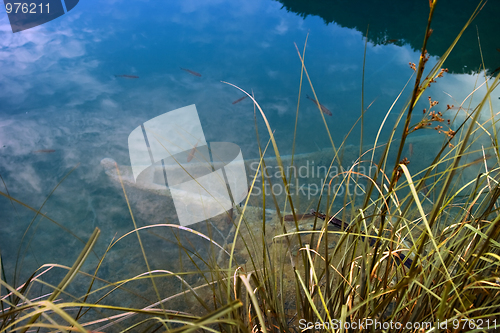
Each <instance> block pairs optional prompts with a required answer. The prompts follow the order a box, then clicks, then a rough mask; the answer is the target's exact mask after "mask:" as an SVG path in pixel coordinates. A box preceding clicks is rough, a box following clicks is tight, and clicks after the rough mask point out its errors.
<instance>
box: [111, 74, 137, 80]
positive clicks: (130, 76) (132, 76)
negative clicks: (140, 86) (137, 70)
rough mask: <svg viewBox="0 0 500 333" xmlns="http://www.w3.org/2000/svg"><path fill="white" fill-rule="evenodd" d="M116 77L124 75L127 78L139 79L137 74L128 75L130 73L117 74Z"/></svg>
mask: <svg viewBox="0 0 500 333" xmlns="http://www.w3.org/2000/svg"><path fill="white" fill-rule="evenodd" d="M115 77H123V78H126V79H138V78H139V77H138V76H137V75H128V74H121V75H115Z"/></svg>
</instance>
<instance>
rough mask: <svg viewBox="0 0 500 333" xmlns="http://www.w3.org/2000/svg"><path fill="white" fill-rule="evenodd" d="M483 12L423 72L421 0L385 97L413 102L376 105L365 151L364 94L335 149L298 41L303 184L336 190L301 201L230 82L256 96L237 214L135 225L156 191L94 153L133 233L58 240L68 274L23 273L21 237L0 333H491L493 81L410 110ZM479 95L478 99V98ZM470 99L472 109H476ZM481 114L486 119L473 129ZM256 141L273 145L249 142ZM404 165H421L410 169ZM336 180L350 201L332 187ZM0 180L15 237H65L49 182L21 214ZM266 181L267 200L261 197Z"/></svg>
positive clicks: (497, 287) (494, 275)
mask: <svg viewBox="0 0 500 333" xmlns="http://www.w3.org/2000/svg"><path fill="white" fill-rule="evenodd" d="M483 5H484V2H483V1H480V2H479V4H478V6H477V8H476V11H475V12H474V13H472V15H471V17H470V19H469V21H468V22H467V23H466V24H465V26H464V28H463V29H462V31H461V32H460V33H459V34H458V36H457V38H456V40H455V41H454V42H453V43H452V45H450V46H449V48H448V50H447V51H446V52H445V53H444V54H443V56H442V57H441V58H440V59H439V61H438V62H437V64H436V65H435V66H434V67H433V68H427V67H426V66H427V60H428V59H429V56H428V54H427V52H426V45H427V42H428V40H429V38H432V28H431V26H432V24H431V23H432V19H433V13H434V9H435V6H436V1H435V0H430V1H429V17H428V22H427V26H426V33H425V37H424V40H423V44H422V49H421V55H420V60H419V62H418V63H411V62H410V64H409V67H410V68H411V69H412V70H413V75H412V76H411V78H410V79H409V81H408V84H407V85H406V86H405V87H402V90H401V92H400V93H399V95H398V97H397V98H396V101H398V100H399V99H400V98H401V97H402V96H406V95H407V96H409V97H408V99H407V101H406V102H405V103H404V105H403V107H402V108H401V110H399V112H398V111H396V110H394V109H393V107H391V109H389V110H388V111H387V116H386V117H385V119H384V120H383V121H382V123H381V125H380V129H379V135H377V138H376V140H375V141H374V142H370V143H367V142H366V138H363V128H364V126H365V125H366V124H364V113H365V112H366V111H367V110H368V108H369V107H370V106H366V105H365V104H364V97H363V96H362V98H361V105H362V107H361V114H360V117H359V119H358V121H357V122H356V123H355V124H354V125H353V129H354V128H355V127H357V126H359V127H360V128H361V131H360V133H361V135H360V138H359V146H358V147H352V146H351V147H346V146H345V142H346V139H347V137H346V138H344V141H343V142H336V141H334V140H333V138H332V135H331V133H330V132H329V128H328V126H327V123H326V121H325V115H327V116H328V115H329V114H328V112H329V111H328V112H326V111H325V109H326V108H325V107H324V106H322V104H320V100H319V99H318V96H316V93H315V90H314V85H313V80H312V78H310V77H309V74H308V72H307V67H306V62H304V57H305V55H306V47H307V37H306V41H305V43H304V47H303V50H302V51H300V50H299V49H298V48H297V53H298V58H299V60H300V62H301V79H300V83H299V93H298V105H297V115H296V126H295V132H294V133H296V132H297V126H299V125H298V117H299V106H300V103H301V102H303V100H305V99H301V96H302V95H304V94H303V93H302V89H304V86H307V85H308V86H309V87H310V89H311V91H312V94H311V97H308V98H309V99H311V101H313V102H314V104H316V106H317V111H318V112H319V114H320V115H321V117H322V119H323V122H324V130H325V131H326V132H327V133H328V135H329V139H330V144H331V147H329V148H328V149H323V150H319V151H317V152H315V153H314V154H315V155H314V156H322V158H323V159H322V160H321V162H318V161H317V162H316V164H315V167H318V165H319V168H320V169H317V171H320V170H321V172H316V174H315V175H314V176H312V177H310V178H314V179H315V180H320V182H319V184H321V187H322V188H329V189H333V190H332V191H325V192H320V193H319V195H316V196H313V197H309V198H307V200H306V199H305V198H304V197H301V196H299V195H296V194H295V193H293V192H292V191H291V190H290V189H291V187H290V185H291V184H294V183H297V184H299V182H298V181H299V180H300V178H301V175H300V174H299V173H298V172H297V173H294V172H289V173H287V172H281V171H283V170H289V169H290V168H292V169H290V170H299V168H300V166H302V165H304V164H303V163H304V160H301V156H299V155H294V151H295V150H294V149H295V142H294V143H293V144H292V154H291V155H289V156H282V155H281V154H280V150H279V147H278V145H277V143H276V140H275V138H274V135H273V133H274V132H273V128H272V126H271V125H270V124H269V122H268V120H267V117H266V114H265V111H264V110H262V109H261V107H260V105H259V103H258V100H256V99H255V98H254V96H253V94H251V93H250V92H247V91H244V90H243V89H241V88H239V87H237V86H236V85H234V84H232V83H227V82H223V83H224V84H228V85H230V86H232V87H234V88H235V89H237V90H239V91H241V93H242V94H243V95H244V96H243V97H241V98H240V99H239V100H236V101H235V102H234V103H237V102H239V101H241V100H243V99H245V98H247V99H248V100H252V102H253V107H254V115H255V130H256V142H257V143H258V144H259V152H260V156H261V157H260V158H259V159H256V160H253V161H248V164H250V163H252V164H251V165H252V166H251V167H250V166H249V165H247V170H249V179H248V180H249V189H248V190H249V192H252V191H253V190H254V189H257V188H258V189H259V190H260V192H259V195H257V196H247V197H246V199H245V201H243V202H242V203H241V205H239V204H235V205H234V206H233V208H232V209H231V210H230V211H228V212H226V213H225V214H222V215H220V216H218V217H215V218H212V219H209V220H207V221H205V222H200V223H199V226H198V225H196V226H195V225H193V226H189V227H186V226H180V225H178V224H174V223H171V222H170V221H168V220H166V219H165V217H164V215H161V213H160V212H151V211H149V214H150V215H148V216H149V217H148V219H149V220H148V221H147V222H148V223H144V221H142V220H141V219H140V218H139V215H140V214H139V213H137V212H144V211H147V210H151V207H150V206H147V205H146V206H145V207H143V208H142V209H144V210H143V211H141V210H140V207H139V206H138V205H137V203H136V200H135V197H134V195H133V193H134V191H135V192H137V193H139V192H140V193H143V194H142V195H145V196H146V198H147V196H148V195H149V196H153V195H157V194H161V193H160V192H161V191H160V190H159V189H160V187H158V188H156V187H154V186H153V187H150V188H146V187H143V188H139V187H137V186H135V185H134V184H135V181H131V180H130V177H131V176H130V175H131V174H130V170H128V169H126V168H124V167H122V166H118V165H117V164H116V162H114V161H113V160H112V159H109V158H108V159H103V160H102V162H101V164H102V166H103V169H104V171H105V173H106V174H107V176H108V177H107V178H106V179H107V180H108V181H110V183H114V184H115V185H116V187H115V189H116V190H118V191H121V192H122V193H123V200H124V202H125V203H126V207H127V209H128V211H129V213H130V214H129V217H130V219H129V220H127V221H124V223H129V224H130V225H131V226H133V227H132V228H131V230H130V231H129V232H127V233H125V234H123V235H116V236H115V237H114V238H113V239H112V240H111V241H110V242H109V244H108V245H107V246H106V245H104V244H103V243H102V242H103V241H102V240H99V234H100V230H99V228H95V229H94V232H93V233H92V234H91V235H90V236H89V237H88V239H85V240H83V239H81V238H79V236H78V235H77V234H74V233H73V232H72V231H70V230H66V231H67V232H68V238H73V240H78V241H79V242H81V243H82V244H83V245H81V246H83V250H82V251H81V252H80V254H79V256H78V257H77V258H75V261H74V263H73V265H72V266H71V267H70V266H65V265H60V264H44V265H41V266H40V268H39V269H38V270H37V271H35V272H29V273H28V272H24V271H22V266H23V260H24V259H25V256H26V253H27V252H28V250H27V249H28V248H29V246H30V240H29V239H28V238H29V237H27V236H26V239H25V238H24V237H23V240H22V241H21V243H20V249H19V252H18V257H17V258H16V265H15V269H14V271H6V270H5V269H4V262H3V259H4V258H2V257H1V252H0V260H2V262H0V333H2V332H22V333H24V332H37V331H39V332H49V331H50V332H94V333H98V332H164V331H169V332H176V333H181V332H194V331H197V332H251V333H257V332H263V333H267V332H297V333H298V332H302V331H309V330H313V329H314V330H323V329H324V330H325V331H329V332H349V331H353V330H354V331H356V332H357V331H359V332H375V331H384V330H385V331H386V332H424V331H425V332H459V331H474V332H494V331H496V330H497V328H498V327H500V297H499V293H500V215H499V214H498V209H499V204H500V202H499V198H500V185H499V180H500V178H499V177H500V176H499V171H500V169H499V161H500V152H499V148H498V147H499V146H498V133H497V126H496V125H497V119H498V110H495V109H494V108H493V107H492V103H491V98H493V97H492V96H491V93H492V92H493V91H494V90H495V89H496V88H497V87H498V84H499V80H500V74H498V73H497V74H496V75H492V74H490V75H489V76H487V74H486V72H484V73H485V74H484V77H482V79H483V81H484V82H479V78H478V84H477V87H476V88H477V89H475V90H474V91H472V92H471V95H470V96H469V97H470V99H468V100H466V101H464V102H463V103H462V105H467V108H464V109H463V110H461V109H460V108H459V109H457V110H455V112H465V114H466V116H465V117H463V119H462V118H458V117H456V116H455V117H451V116H450V115H451V111H450V110H451V109H452V108H451V107H449V106H448V109H446V110H442V108H440V106H439V104H438V101H435V100H433V99H432V97H428V100H429V106H428V107H427V108H425V109H424V110H421V109H418V108H417V102H418V101H419V100H420V99H422V98H424V99H425V98H427V96H426V95H425V92H426V89H427V88H428V87H429V86H430V85H431V84H436V85H439V79H440V78H441V77H443V76H444V75H446V69H445V68H444V64H445V61H446V59H447V57H448V55H449V54H450V53H451V52H452V50H453V48H454V46H455V44H456V43H457V41H458V40H459V39H460V36H461V35H462V33H463V32H464V31H465V29H466V28H468V27H469V26H470V24H471V22H472V21H473V19H474V18H475V17H476V15H477V13H478V11H479V10H480V9H481V8H482V6H483ZM363 67H364V65H363ZM181 69H182V70H184V71H186V72H187V73H189V74H192V75H195V76H201V74H198V73H196V72H193V71H190V70H187V69H183V68H181ZM363 72H364V71H363ZM424 72H425V73H427V74H426V75H425V76H424ZM121 76H122V77H125V78H135V77H133V76H130V75H121ZM304 81H306V82H304ZM381 84H383V83H381ZM412 84H413V86H412ZM479 87H482V90H479ZM480 91H484V94H483V93H481V94H482V95H481V96H479V97H478V96H477V95H478V94H480ZM424 96H425V97H424ZM472 96H474V97H475V98H476V99H478V98H479V100H480V102H479V103H477V104H476V105H472V102H470V101H472ZM396 101H395V102H394V104H396ZM234 103H233V104H234ZM394 104H393V106H394ZM464 110H466V111H464ZM447 111H448V112H450V113H447ZM391 113H396V114H397V117H396V120H395V122H394V123H389V122H388V120H387V119H388V116H389V114H391ZM481 114H482V115H483V116H484V115H487V114H489V116H488V117H489V119H488V120H487V121H484V120H483V119H482V118H481V117H480V115H481ZM449 116H450V119H448V117H449ZM258 118H262V119H263V120H264V123H265V125H266V126H265V128H264V129H262V128H258V126H257V119H258ZM391 119H392V118H391ZM424 129H426V130H428V131H429V130H431V131H433V132H434V134H435V140H433V142H432V147H428V148H425V147H424V148H422V147H420V146H419V145H417V144H416V142H419V140H422V137H423V136H420V133H422V130H424ZM322 130H323V129H322ZM262 131H264V132H265V134H266V137H267V136H268V137H269V141H267V142H261V141H260V137H259V135H261V136H263V135H262ZM382 131H384V133H385V132H389V133H390V135H389V140H388V141H387V142H379V137H380V133H381V132H382ZM415 132H418V133H415ZM294 137H295V135H294ZM195 148H196V147H195ZM419 149H421V150H422V151H420V152H419ZM423 150H425V152H424V151H423ZM40 151H42V150H40ZM270 152H272V153H273V154H274V156H273V157H272V158H271V157H268V156H269V154H270ZM353 154H354V155H353ZM424 154H426V159H423V158H422V157H421V156H424ZM325 156H326V157H325ZM414 158H420V159H421V161H420V162H422V163H425V167H423V168H421V169H420V168H419V170H414V165H415V164H417V163H415V162H413V164H412V159H414ZM306 161H307V163H309V160H308V159H306ZM301 163H302V164H301ZM311 165H312V164H311ZM194 166H196V164H195V163H194V161H193V167H194ZM309 166H310V165H309V164H307V170H309ZM287 168H288V169H287ZM293 168H296V169H293ZM363 168H364V169H363ZM73 170H74V169H73ZM73 170H72V171H73ZM151 170H152V175H151V177H152V178H151V179H154V173H155V170H154V169H151ZM276 170H278V172H277V171H276ZM366 170H369V171H366ZM72 171H71V172H70V173H68V175H66V176H65V177H64V178H63V179H62V180H61V182H60V183H62V182H63V181H64V180H65V178H66V177H70V176H71V173H72ZM323 171H325V172H323ZM334 171H336V172H334ZM318 173H319V174H318ZM2 182H3V179H2ZM146 183H147V182H146ZM339 184H340V185H341V186H337V187H335V185H339ZM348 184H354V186H355V188H357V189H358V188H359V189H362V191H344V192H342V193H341V192H340V188H341V187H342V186H346V185H348ZM3 185H4V188H5V191H0V194H1V195H2V196H3V197H5V198H6V199H7V200H9V201H10V202H11V203H12V206H13V209H15V206H22V207H23V209H28V210H31V211H32V212H33V214H34V217H33V220H32V222H31V223H30V226H29V227H28V230H26V233H25V235H27V234H28V231H30V232H31V231H32V230H30V228H34V229H36V227H35V226H36V224H35V223H34V222H35V220H37V219H38V218H42V217H43V218H44V219H47V220H49V221H51V222H52V223H54V224H55V225H57V226H59V227H61V228H64V227H63V226H62V225H60V224H59V223H58V222H57V221H56V220H55V219H54V218H52V217H51V215H52V214H50V213H47V212H46V211H45V210H44V205H45V202H47V200H49V199H50V196H51V195H52V193H54V191H56V190H57V186H56V187H55V188H54V190H53V191H52V193H51V194H50V195H49V196H48V197H47V199H46V200H45V202H44V203H43V204H42V205H41V207H30V206H29V205H27V204H25V203H23V202H22V201H20V200H18V199H16V198H14V197H12V196H11V195H10V194H9V192H8V190H7V185H6V184H5V182H3ZM277 185H279V186H281V188H282V192H280V193H279V194H276V193H274V192H273V191H272V190H270V189H273V188H274V187H273V186H277ZM158 186H159V185H158ZM157 190H158V192H155V191H157ZM141 191H142V192H141ZM89 205H91V202H89ZM155 214H156V215H157V216H154V218H153V215H155ZM94 220H95V212H94ZM151 221H153V222H154V223H153V222H151ZM330 221H334V223H329V222H330ZM41 231H42V230H37V231H36V232H41ZM73 244H77V242H73ZM97 244H100V245H99V246H96V245H97ZM21 245H22V246H23V248H21ZM167 245H168V246H167ZM103 246H104V247H105V249H103ZM130 249H132V250H130ZM0 250H1V248H0ZM31 250H35V251H36V249H31ZM126 250H130V251H129V252H125V251H126ZM123 253H129V257H123V256H121V255H123ZM165 260H170V261H175V260H176V261H177V264H176V266H175V270H172V269H171V268H165V266H163V264H164V263H165ZM55 272H57V274H56V273H55ZM61 272H62V273H61ZM26 276H27V278H26ZM21 279H22V280H21ZM54 281H56V282H54ZM377 323H378V325H379V326H377ZM408 323H413V324H411V325H408ZM415 323H420V324H421V326H420V327H416V326H415V325H414V324H415ZM424 323H425V326H423V325H424ZM353 324H355V325H356V327H354V326H353ZM398 324H400V325H398ZM420 324H419V325H420ZM316 325H319V326H316ZM386 326H387V327H386Z"/></svg>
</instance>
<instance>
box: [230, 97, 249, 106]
mask: <svg viewBox="0 0 500 333" xmlns="http://www.w3.org/2000/svg"><path fill="white" fill-rule="evenodd" d="M247 97H248V96H243V97H241V98H238V99H237V100H235V101H234V102H233V104H236V103H239V102H241V101H242V100H244V99H245V98H247Z"/></svg>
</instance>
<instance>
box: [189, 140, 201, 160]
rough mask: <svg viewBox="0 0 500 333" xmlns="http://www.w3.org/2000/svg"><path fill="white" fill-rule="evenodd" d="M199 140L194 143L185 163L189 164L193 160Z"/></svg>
mask: <svg viewBox="0 0 500 333" xmlns="http://www.w3.org/2000/svg"><path fill="white" fill-rule="evenodd" d="M200 140H201V139H198V141H196V143H195V145H194V147H193V149H191V151H190V152H189V155H188V158H187V162H188V163H189V162H191V160H192V159H193V157H194V154H196V147H197V146H198V142H200Z"/></svg>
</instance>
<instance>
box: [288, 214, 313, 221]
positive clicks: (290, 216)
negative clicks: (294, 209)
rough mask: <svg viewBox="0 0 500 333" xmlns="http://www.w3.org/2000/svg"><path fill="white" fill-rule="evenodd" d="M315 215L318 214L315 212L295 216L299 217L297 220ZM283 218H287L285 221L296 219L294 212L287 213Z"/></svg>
mask: <svg viewBox="0 0 500 333" xmlns="http://www.w3.org/2000/svg"><path fill="white" fill-rule="evenodd" d="M315 216H316V215H314V214H296V215H295V217H297V221H299V220H306V219H311V218H313V217H315ZM283 218H284V219H285V221H294V219H293V214H290V215H285V216H284V217H283Z"/></svg>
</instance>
